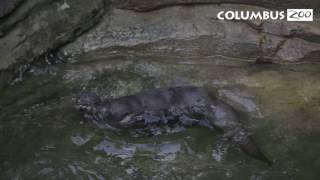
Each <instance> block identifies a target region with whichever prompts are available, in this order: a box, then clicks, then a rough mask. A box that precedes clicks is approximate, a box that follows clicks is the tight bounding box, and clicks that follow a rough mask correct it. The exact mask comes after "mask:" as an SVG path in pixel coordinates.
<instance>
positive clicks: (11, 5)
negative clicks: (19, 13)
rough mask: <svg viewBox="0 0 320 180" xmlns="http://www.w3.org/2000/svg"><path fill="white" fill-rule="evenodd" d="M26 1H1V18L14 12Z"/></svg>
mask: <svg viewBox="0 0 320 180" xmlns="http://www.w3.org/2000/svg"><path fill="white" fill-rule="evenodd" d="M23 1H24V0H0V18H2V17H3V16H5V15H7V14H9V13H10V12H12V11H13V10H14V9H15V8H16V7H17V6H19V4H20V3H22V2H23Z"/></svg>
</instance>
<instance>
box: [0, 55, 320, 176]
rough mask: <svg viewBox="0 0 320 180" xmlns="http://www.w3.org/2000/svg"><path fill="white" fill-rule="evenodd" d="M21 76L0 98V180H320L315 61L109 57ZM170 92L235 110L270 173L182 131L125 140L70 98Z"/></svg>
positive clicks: (199, 132)
mask: <svg viewBox="0 0 320 180" xmlns="http://www.w3.org/2000/svg"><path fill="white" fill-rule="evenodd" d="M51 68H52V69H50V71H48V72H46V73H43V74H38V75H32V73H30V74H29V75H26V77H25V78H24V79H23V80H22V81H19V82H17V83H15V84H13V85H10V86H7V87H6V88H3V89H2V90H1V92H0V132H1V133H0V149H1V150H0V179H236V180H239V179H248V180H271V179H272V180H278V179H279V180H286V179H288V180H300V179H304V180H309V179H310V180H313V179H317V178H319V177H320V172H319V169H320V144H319V137H320V121H319V119H320V78H319V77H320V76H319V75H320V72H319V71H318V70H319V64H299V65H284V66H282V65H261V66H255V65H248V63H247V62H242V61H237V60H229V61H225V59H223V58H222V57H215V58H212V57H211V58H210V57H190V58H182V59H181V58H179V57H175V56H151V55H150V56H141V55H133V54H131V53H123V52H121V53H119V54H118V53H117V52H113V53H110V54H108V53H106V54H100V55H99V54H98V53H96V55H95V56H90V55H85V56H81V57H75V58H73V59H71V60H70V63H67V64H62V65H58V66H55V67H51ZM173 85H197V86H209V87H211V88H212V90H213V91H214V92H215V93H216V94H217V96H218V97H219V98H221V99H222V100H224V101H226V102H227V103H229V104H230V105H232V106H233V107H235V108H236V109H237V110H238V111H240V112H242V114H245V116H243V117H241V118H242V119H243V120H244V122H245V123H246V125H247V126H248V129H249V130H250V131H251V132H252V133H253V137H254V138H255V140H256V142H257V143H258V144H259V145H260V147H261V149H262V150H263V151H264V152H265V154H266V155H267V156H268V157H269V158H270V159H271V160H272V161H273V162H274V165H273V166H271V167H270V166H267V165H266V164H264V163H262V162H260V161H257V160H255V159H252V158H250V157H248V156H247V155H245V154H244V153H243V152H241V151H240V150H238V149H237V148H233V147H231V148H229V149H223V148H221V147H219V143H218V142H219V139H220V138H221V136H222V135H221V134H220V133H218V132H211V131H209V130H206V129H204V128H196V127H195V128H186V129H185V130H184V131H182V132H179V133H173V134H163V135H160V136H156V137H139V138H135V137H130V136H128V135H125V134H124V135H121V134H115V133H113V132H109V131H106V130H105V129H100V128H98V127H96V126H95V125H93V124H89V123H86V122H83V117H82V116H81V114H79V112H77V110H76V109H75V108H74V97H75V93H76V92H78V91H80V90H83V89H86V90H91V91H94V92H96V93H97V94H99V95H100V96H101V97H103V98H110V97H118V96H122V95H127V94H132V93H135V92H139V91H141V90H147V89H153V88H157V87H165V86H173Z"/></svg>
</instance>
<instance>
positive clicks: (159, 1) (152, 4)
mask: <svg viewBox="0 0 320 180" xmlns="http://www.w3.org/2000/svg"><path fill="white" fill-rule="evenodd" d="M112 2H113V3H114V4H115V5H116V6H117V7H118V8H122V9H131V10H135V11H150V10H154V9H158V8H162V7H167V6H174V5H196V4H222V3H231V4H248V5H257V6H262V7H267V8H275V9H282V8H316V7H320V1H316V0H305V1H296V0H282V1H277V0H229V1H225V0H148V1H145V0H112Z"/></svg>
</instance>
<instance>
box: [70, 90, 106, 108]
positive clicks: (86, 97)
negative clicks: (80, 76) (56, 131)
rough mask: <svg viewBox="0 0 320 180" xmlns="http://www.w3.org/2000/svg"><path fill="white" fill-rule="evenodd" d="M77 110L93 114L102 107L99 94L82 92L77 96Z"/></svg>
mask: <svg viewBox="0 0 320 180" xmlns="http://www.w3.org/2000/svg"><path fill="white" fill-rule="evenodd" d="M75 103H76V108H77V109H78V110H79V111H83V112H92V110H93V109H95V108H96V107H97V106H99V105H100V103H101V99H100V98H99V97H98V95H97V94H95V93H93V92H88V91H82V92H80V93H78V94H77V96H76V102H75Z"/></svg>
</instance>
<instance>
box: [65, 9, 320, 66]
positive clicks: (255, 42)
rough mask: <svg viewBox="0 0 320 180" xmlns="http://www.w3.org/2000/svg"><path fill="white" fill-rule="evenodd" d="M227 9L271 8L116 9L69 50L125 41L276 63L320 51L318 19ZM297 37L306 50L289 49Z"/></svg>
mask: <svg viewBox="0 0 320 180" xmlns="http://www.w3.org/2000/svg"><path fill="white" fill-rule="evenodd" d="M226 9H250V10H266V9H264V8H261V7H256V6H247V5H221V6H216V5H206V6H190V7H185V6H175V7H168V8H164V9H160V10H157V11H150V12H144V13H137V12H134V11H130V10H120V9H111V10H110V11H109V12H108V14H106V15H105V16H104V19H103V20H102V23H101V24H99V26H97V27H96V28H94V29H92V30H91V31H90V32H88V33H87V34H86V35H84V36H82V37H80V38H78V39H77V40H76V41H75V42H74V43H71V44H68V45H67V46H66V47H65V48H64V49H63V50H64V51H65V52H66V53H68V54H81V53H85V52H89V51H93V50H101V49H106V48H111V47H115V46H117V47H119V46H125V47H132V49H133V50H134V51H135V52H137V53H147V54H159V55H160V54H166V55H175V56H180V57H190V56H204V57H205V56H207V57H210V56H224V57H229V58H231V57H232V58H236V59H239V60H243V61H251V62H253V61H256V60H258V61H259V60H261V61H263V62H275V63H281V61H284V62H292V61H300V60H303V59H305V58H306V57H307V56H310V54H314V53H316V52H318V51H319V46H318V45H317V42H319V39H320V28H319V27H320V26H318V25H317V24H316V23H313V24H312V23H297V22H290V23H289V22H286V21H264V22H250V21H220V20H217V19H216V14H217V12H219V11H221V10H226ZM293 37H294V38H296V39H299V40H302V41H303V42H305V43H304V45H303V46H300V45H296V46H295V49H296V50H297V51H301V53H300V55H299V56H296V55H293V54H292V55H290V53H289V51H291V50H292V47H289V46H288V43H289V42H291V41H292V40H291V39H292V38H293ZM280 50H281V51H280ZM279 51H280V52H279ZM286 51H288V52H287V53H284V52H286ZM285 54H287V55H285ZM287 56H288V57H287ZM289 56H294V57H295V60H292V58H293V57H289Z"/></svg>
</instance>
